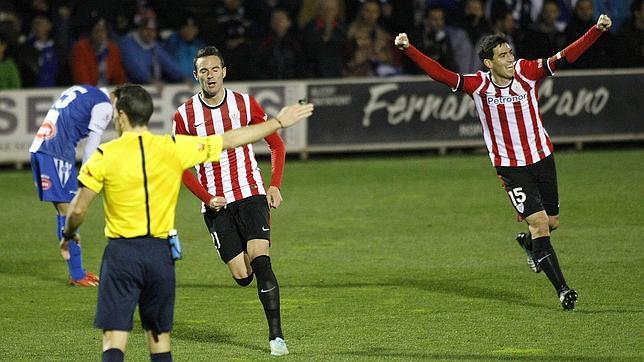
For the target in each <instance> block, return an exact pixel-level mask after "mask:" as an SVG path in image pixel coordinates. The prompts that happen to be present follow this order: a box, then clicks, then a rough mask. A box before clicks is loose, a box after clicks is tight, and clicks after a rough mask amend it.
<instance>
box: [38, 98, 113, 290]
mask: <svg viewBox="0 0 644 362" xmlns="http://www.w3.org/2000/svg"><path fill="white" fill-rule="evenodd" d="M111 118H112V105H111V104H110V99H109V96H108V94H107V90H106V89H105V88H101V89H99V88H95V87H92V86H89V85H75V86H73V87H70V88H68V89H67V90H65V91H64V92H63V93H62V94H61V95H60V97H58V99H57V100H56V102H55V103H54V104H53V105H52V106H51V109H49V112H47V115H46V116H45V120H44V121H43V123H42V125H41V126H40V129H38V132H37V133H36V137H35V138H34V141H33V143H32V144H31V147H30V148H29V152H31V169H32V171H33V175H34V182H35V184H36V188H37V189H38V196H39V197H40V200H41V201H49V202H52V203H53V204H54V207H55V208H56V213H57V216H56V218H57V225H58V226H57V228H56V233H57V237H58V239H57V240H60V238H61V237H62V235H61V232H62V229H63V225H65V215H67V208H68V207H69V202H70V201H71V200H72V198H73V197H74V194H75V193H76V191H77V190H78V184H77V182H76V174H77V171H76V166H75V163H76V145H77V144H78V142H79V141H80V140H81V139H83V138H86V137H87V143H86V145H85V149H84V152H83V163H84V162H85V161H87V159H89V157H90V155H91V154H92V153H93V152H94V151H95V150H96V147H98V145H99V144H100V143H101V135H102V134H103V131H104V130H105V128H106V127H107V125H108V123H109V122H110V119H111ZM67 266H68V269H69V284H71V285H75V286H79V287H92V286H96V285H97V284H98V277H97V276H96V275H95V274H94V273H91V272H88V271H86V270H85V269H84V268H83V258H82V254H81V248H80V244H77V243H71V245H70V253H69V259H67Z"/></svg>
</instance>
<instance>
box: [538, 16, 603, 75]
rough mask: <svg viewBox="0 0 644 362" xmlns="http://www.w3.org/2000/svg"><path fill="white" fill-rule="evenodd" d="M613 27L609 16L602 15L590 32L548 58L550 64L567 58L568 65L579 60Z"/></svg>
mask: <svg viewBox="0 0 644 362" xmlns="http://www.w3.org/2000/svg"><path fill="white" fill-rule="evenodd" d="M612 25H613V22H612V20H611V19H610V17H608V15H605V14H602V15H600V16H599V19H597V24H595V25H593V26H592V27H591V28H590V29H588V31H587V32H586V33H585V34H584V35H582V36H581V38H579V39H577V40H575V41H574V42H573V43H572V44H570V45H568V46H567V47H566V48H565V49H564V50H562V51H560V52H558V53H557V54H555V55H553V56H551V57H550V58H548V63H549V64H555V63H556V62H557V61H558V60H560V59H562V58H565V59H566V61H567V62H568V63H572V62H574V61H575V60H577V59H578V58H579V57H580V56H581V55H582V54H583V53H584V52H585V51H586V50H588V48H590V47H591V46H592V45H593V44H595V42H596V41H597V39H599V37H600V36H601V35H602V34H603V33H604V32H605V31H607V30H608V29H610V27H611V26H612Z"/></svg>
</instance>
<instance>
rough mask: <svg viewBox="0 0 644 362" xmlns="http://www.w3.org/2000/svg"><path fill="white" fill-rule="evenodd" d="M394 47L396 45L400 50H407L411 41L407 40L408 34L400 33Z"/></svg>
mask: <svg viewBox="0 0 644 362" xmlns="http://www.w3.org/2000/svg"><path fill="white" fill-rule="evenodd" d="M394 45H396V48H398V49H400V50H405V49H407V47H408V46H409V39H408V38H407V34H405V33H400V34H398V36H397V37H396V39H395V40H394Z"/></svg>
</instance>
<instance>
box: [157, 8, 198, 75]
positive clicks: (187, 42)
mask: <svg viewBox="0 0 644 362" xmlns="http://www.w3.org/2000/svg"><path fill="white" fill-rule="evenodd" d="M164 45H165V49H166V50H167V51H168V53H170V54H172V55H173V56H174V60H175V62H177V64H178V65H179V68H181V72H182V74H183V76H184V77H186V78H189V79H193V76H192V71H193V69H194V65H193V63H192V62H193V60H194V58H195V54H197V51H198V50H199V49H201V48H203V47H205V46H206V43H204V42H203V41H202V40H201V39H200V38H199V26H198V25H197V23H195V20H194V19H193V18H190V17H188V18H185V19H184V20H183V21H182V22H181V25H180V26H179V31H176V32H174V33H172V35H170V36H169V37H168V39H167V40H166V41H165V44H164ZM195 82H196V80H195Z"/></svg>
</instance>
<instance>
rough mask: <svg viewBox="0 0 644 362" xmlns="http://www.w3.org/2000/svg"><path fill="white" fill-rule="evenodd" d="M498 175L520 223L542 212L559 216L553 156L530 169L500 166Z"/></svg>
mask: <svg viewBox="0 0 644 362" xmlns="http://www.w3.org/2000/svg"><path fill="white" fill-rule="evenodd" d="M496 173H497V175H498V176H499V178H500V179H501V181H502V182H503V188H504V189H505V191H506V192H507V194H508V196H509V197H510V202H511V203H512V206H513V207H514V209H515V210H516V211H517V213H518V214H519V215H520V216H521V219H525V218H526V217H528V216H530V215H532V214H534V213H535V212H538V211H541V210H545V211H546V214H548V215H550V216H554V215H559V193H558V191H557V170H556V167H555V159H554V156H553V155H550V156H548V157H546V158H544V159H543V160H541V161H539V162H537V163H533V164H532V165H528V166H522V167H501V166H497V167H496Z"/></svg>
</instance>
